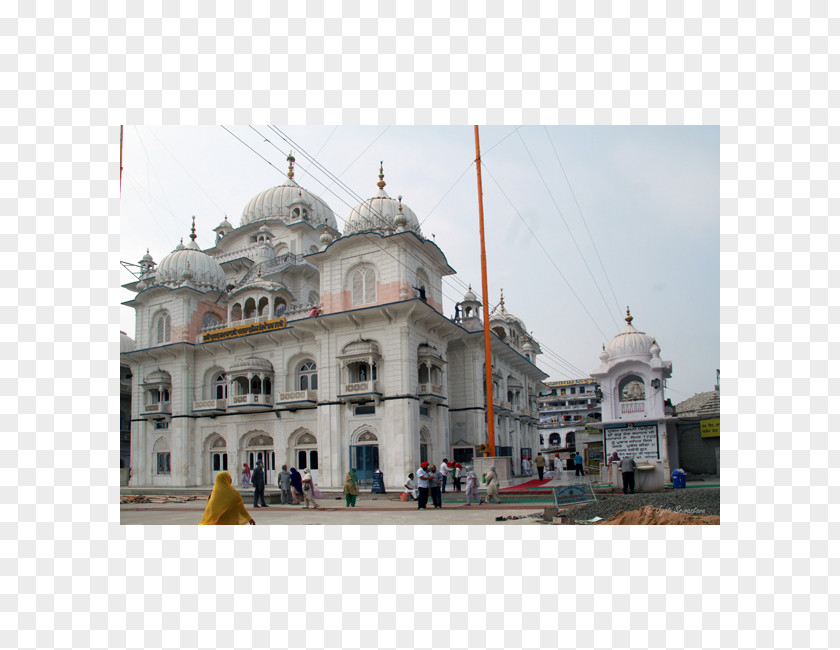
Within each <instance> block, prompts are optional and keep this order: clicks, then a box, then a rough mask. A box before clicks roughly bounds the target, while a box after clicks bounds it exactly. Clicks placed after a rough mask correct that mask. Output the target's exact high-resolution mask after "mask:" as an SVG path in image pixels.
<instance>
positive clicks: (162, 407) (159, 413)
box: [140, 402, 172, 420]
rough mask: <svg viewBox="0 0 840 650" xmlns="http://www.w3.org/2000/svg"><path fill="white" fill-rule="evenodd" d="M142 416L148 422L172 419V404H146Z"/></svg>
mask: <svg viewBox="0 0 840 650" xmlns="http://www.w3.org/2000/svg"><path fill="white" fill-rule="evenodd" d="M140 415H141V417H144V418H146V419H147V420H162V419H166V418H170V417H172V403H171V402H155V403H153V404H146V405H145V406H144V407H143V411H142V412H141V413H140Z"/></svg>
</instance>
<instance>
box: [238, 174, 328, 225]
mask: <svg viewBox="0 0 840 650" xmlns="http://www.w3.org/2000/svg"><path fill="white" fill-rule="evenodd" d="M264 219H282V220H283V221H285V222H287V223H294V222H297V221H305V222H309V223H311V224H312V225H313V226H320V225H322V224H327V226H329V227H330V228H332V229H333V230H337V228H336V221H335V214H334V213H333V211H332V210H331V209H330V206H328V205H327V204H326V203H325V202H324V200H323V199H321V197H319V196H316V195H315V194H313V193H312V192H310V191H309V190H305V189H304V188H302V187H301V186H300V185H298V184H297V183H296V182H295V181H294V179H292V178H290V179H288V180H287V181H286V182H285V183H283V184H282V185H278V186H277V187H271V188H269V189H267V190H264V191H262V192H260V193H259V194H257V195H256V196H254V198H252V199H251V200H250V201H248V203H247V204H246V205H245V209H244V210H243V211H242V221H241V225H243V226H245V225H247V224H249V223H252V222H254V221H262V220H264Z"/></svg>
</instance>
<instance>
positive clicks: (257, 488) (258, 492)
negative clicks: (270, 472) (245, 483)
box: [251, 460, 268, 508]
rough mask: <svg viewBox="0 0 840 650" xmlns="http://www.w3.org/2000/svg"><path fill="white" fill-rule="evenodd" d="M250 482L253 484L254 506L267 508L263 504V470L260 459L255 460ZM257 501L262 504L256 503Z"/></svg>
mask: <svg viewBox="0 0 840 650" xmlns="http://www.w3.org/2000/svg"><path fill="white" fill-rule="evenodd" d="M251 484H252V485H253V486H254V507H255V508H259V507H263V508H268V506H267V505H266V504H265V472H263V464H262V461H261V460H258V461H257V468H256V469H255V470H254V474H253V475H252V476H251ZM257 501H259V502H260V503H262V506H259V505H257Z"/></svg>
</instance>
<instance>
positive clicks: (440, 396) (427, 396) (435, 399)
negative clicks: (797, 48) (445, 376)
mask: <svg viewBox="0 0 840 650" xmlns="http://www.w3.org/2000/svg"><path fill="white" fill-rule="evenodd" d="M417 396H418V397H419V398H420V401H421V402H425V403H427V404H440V403H441V402H443V400H445V399H446V395H445V393H444V391H443V386H441V385H439V384H420V385H419V386H417Z"/></svg>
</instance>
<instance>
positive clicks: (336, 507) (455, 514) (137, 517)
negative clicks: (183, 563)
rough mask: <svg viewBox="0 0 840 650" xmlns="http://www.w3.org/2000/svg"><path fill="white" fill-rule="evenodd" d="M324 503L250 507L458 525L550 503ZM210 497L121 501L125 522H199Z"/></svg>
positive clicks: (265, 514)
mask: <svg viewBox="0 0 840 650" xmlns="http://www.w3.org/2000/svg"><path fill="white" fill-rule="evenodd" d="M319 503H320V504H321V507H320V508H318V509H317V510H305V509H304V508H303V506H281V505H271V506H269V507H268V508H257V509H253V508H250V507H248V505H249V504H247V502H246V507H248V512H250V513H251V516H252V517H253V518H254V520H255V521H256V522H257V524H258V525H270V524H284V525H286V524H297V525H300V524H318V525H322V524H338V525H343V524H351V525H354V526H359V525H380V524H387V525H393V524H441V525H445V526H451V525H456V524H479V525H491V524H492V525H496V524H498V525H522V524H530V525H537V524H538V521H537V519H535V518H529V519H517V520H514V521H496V517H502V516H504V517H508V516H515V517H521V516H523V515H530V514H536V513H539V514H540V515H542V512H543V508H544V507H545V506H546V505H550V504H549V503H548V502H546V503H544V504H537V503H533V502H531V503H511V504H509V505H508V504H504V503H502V504H501V505H500V504H491V505H487V504H485V505H482V506H478V505H476V504H475V503H473V505H472V506H470V507H466V506H464V505H463V503H462V502H460V503H455V502H446V501H445V502H444V504H443V507H442V508H440V509H439V510H435V509H433V508H432V506H431V504H430V505H429V507H428V509H426V510H417V503H416V502H409V503H403V502H402V501H399V500H396V501H392V500H389V499H386V498H385V496H384V495H379V496H377V497H370V496H368V497H366V496H360V497H359V499H358V500H357V501H356V507H355V508H347V507H345V506H344V499H343V498H342V499H341V500H340V501H338V500H335V499H329V498H328V499H324V500H322V501H319ZM204 505H205V501H203V500H199V501H189V502H187V503H169V504H138V505H122V506H120V523H122V524H188V525H193V524H197V523H198V522H199V521H200V520H201V516H202V514H203V513H204Z"/></svg>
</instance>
